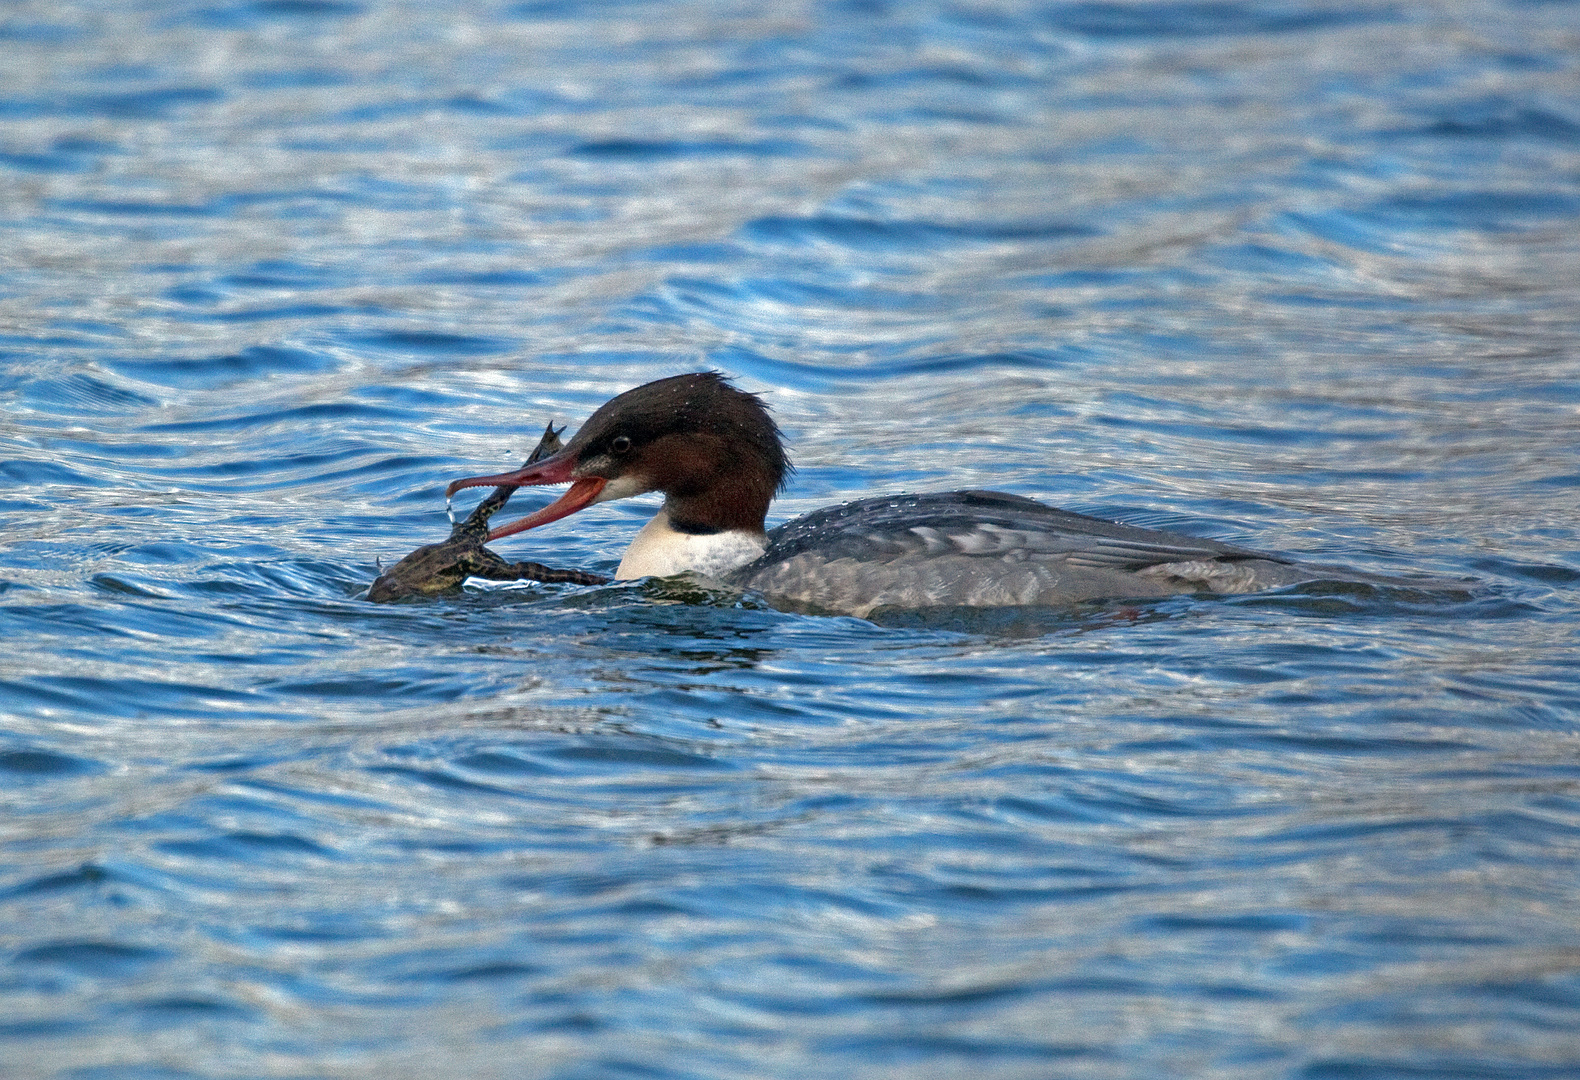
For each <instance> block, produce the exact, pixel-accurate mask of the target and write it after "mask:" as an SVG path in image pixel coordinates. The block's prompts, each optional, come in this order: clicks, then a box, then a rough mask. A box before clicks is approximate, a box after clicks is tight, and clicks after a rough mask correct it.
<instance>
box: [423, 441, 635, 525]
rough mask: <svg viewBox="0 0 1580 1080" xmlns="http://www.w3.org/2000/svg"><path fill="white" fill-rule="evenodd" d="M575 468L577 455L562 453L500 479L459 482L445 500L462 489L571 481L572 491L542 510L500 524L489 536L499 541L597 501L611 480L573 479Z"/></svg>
mask: <svg viewBox="0 0 1580 1080" xmlns="http://www.w3.org/2000/svg"><path fill="white" fill-rule="evenodd" d="M575 468H576V455H575V454H568V453H565V452H563V451H562V452H560V453H558V454H555V455H554V456H553V457H549V458H544V459H543V460H542V461H539V462H536V463H534V464H532V465H528V466H526V467H525V468H522V469H517V470H516V471H515V472H510V473H500V474H499V475H498V476H469V477H467V478H466V479H465V480H457V481H455V482H454V483H453V484H451V485H450V486H449V487H447V488H445V489H444V497H445V498H447V499H448V498H449V497H450V496H452V495H454V494H455V493H456V492H457V491H460V490H461V489H462V488H469V487H537V486H538V485H540V484H563V483H566V482H567V481H569V482H570V485H571V489H570V490H569V491H567V492H566V493H565V494H563V495H561V496H560V497H559V498H558V499H555V500H554V501H553V502H551V503H549V505H547V506H545V507H544V508H543V509H542V510H537V511H534V512H533V513H530V514H528V515H527V516H526V517H524V518H520V519H519V520H516V521H512V522H511V523H510V524H509V525H501V526H500V527H499V528H497V529H495V530H493V531H492V532H490V533H489V534H488V538H489V539H490V540H498V539H499V538H500V537H501V536H513V535H514V534H516V533H518V532H526V531H527V530H528V529H535V528H537V527H538V526H539V525H547V524H548V523H549V522H551V521H558V520H559V519H560V518H562V517H569V516H570V515H572V514H574V513H575V512H576V511H578V510H580V509H582V508H583V507H585V506H587V505H589V504H590V503H592V501H593V500H594V499H596V498H598V493H599V492H600V491H602V490H603V487H604V485H605V484H607V483H608V482H609V481H608V480H606V479H605V478H604V477H602V476H584V477H582V478H581V479H579V480H578V479H576V478H574V477H572V476H571V473H572V471H574V470H575Z"/></svg>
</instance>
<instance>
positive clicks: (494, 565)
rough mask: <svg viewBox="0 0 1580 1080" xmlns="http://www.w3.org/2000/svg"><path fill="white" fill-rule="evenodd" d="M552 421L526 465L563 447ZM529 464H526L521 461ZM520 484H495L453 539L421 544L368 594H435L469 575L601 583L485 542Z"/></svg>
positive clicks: (379, 597) (383, 599) (376, 598)
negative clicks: (510, 556) (517, 558)
mask: <svg viewBox="0 0 1580 1080" xmlns="http://www.w3.org/2000/svg"><path fill="white" fill-rule="evenodd" d="M564 430H565V429H564V428H561V429H560V430H559V431H555V430H554V424H553V422H552V421H551V422H550V423H549V425H548V426H547V427H545V428H544V429H543V438H541V439H539V440H538V445H537V446H536V447H535V448H534V449H533V451H532V455H531V456H530V457H529V458H527V462H526V463H527V465H530V464H532V463H533V462H535V461H538V460H540V459H542V458H545V457H548V456H549V455H550V454H554V453H556V452H558V451H559V449H560V446H561V443H560V434H561V432H563V431H564ZM523 468H525V466H523ZM515 490H516V489H515V488H514V487H512V486H509V485H505V486H501V487H496V488H495V489H494V490H493V491H492V492H491V493H490V494H489V496H488V498H486V499H484V500H483V501H482V502H480V503H478V504H477V509H476V510H473V511H472V513H471V515H470V516H469V517H468V518H467V519H466V520H465V521H463V522H461V523H460V524H459V525H457V526H455V528H454V529H452V530H451V531H450V538H449V539H448V540H445V541H443V542H442V543H438V544H427V545H425V546H423V547H420V548H418V549H417V550H416V551H414V552H412V553H411V554H410V555H408V556H406V557H405V558H404V559H402V560H401V561H400V562H398V563H396V564H395V565H394V566H392V567H390V568H389V570H388V571H386V572H385V573H383V574H381V575H379V577H378V578H377V579H376V580H375V581H374V582H373V585H372V587H371V588H369V589H368V599H369V600H371V601H373V603H375V604H386V603H388V602H389V601H391V600H399V599H401V598H402V597H406V596H436V595H438V594H439V593H442V592H449V591H451V590H453V589H458V588H460V587H461V583H462V582H463V581H465V580H466V579H467V578H471V577H476V578H484V579H486V580H488V581H548V582H569V583H571V584H575V585H602V584H604V583H605V582H607V581H608V580H609V579H608V578H606V577H604V576H603V575H602V574H591V573H587V572H586V571H583V570H556V569H554V568H552V567H548V566H544V565H542V564H541V563H535V562H518V563H510V562H506V561H505V560H504V559H502V558H500V557H499V556H498V555H496V554H494V553H493V552H492V551H489V550H488V549H487V548H486V547H484V546H483V544H484V542H485V541H487V539H488V519H489V518H491V517H493V515H494V512H495V511H497V510H498V509H499V508H500V507H502V506H504V505H505V503H506V502H507V501H508V500H509V498H510V496H511V494H512V493H513V492H514V491H515Z"/></svg>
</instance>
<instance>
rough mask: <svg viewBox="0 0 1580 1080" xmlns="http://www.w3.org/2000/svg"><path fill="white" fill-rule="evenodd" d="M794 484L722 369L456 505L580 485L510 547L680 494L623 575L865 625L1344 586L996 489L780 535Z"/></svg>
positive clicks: (643, 393) (640, 399) (658, 395)
mask: <svg viewBox="0 0 1580 1080" xmlns="http://www.w3.org/2000/svg"><path fill="white" fill-rule="evenodd" d="M790 472H791V465H790V461H789V459H788V457H786V455H785V449H784V441H783V439H782V437H781V436H780V433H779V427H778V425H777V424H775V423H774V421H773V418H772V417H771V416H770V415H769V414H768V409H767V407H766V406H765V405H764V403H763V402H762V400H761V399H760V398H758V397H757V396H756V395H754V394H749V393H747V392H745V391H743V390H740V389H737V388H736V387H735V386H733V385H731V383H730V381H729V380H728V379H727V378H725V377H724V376H722V375H720V374H719V373H717V372H699V373H694V374H689V375H676V376H674V377H672V378H667V379H659V380H657V381H656V382H650V383H647V384H645V385H643V386H638V387H636V388H635V389H634V390H627V391H626V392H625V393H623V394H621V395H619V396H618V397H615V398H613V399H611V400H610V401H608V402H606V403H605V404H604V405H603V406H602V407H600V408H599V409H598V410H597V411H596V412H594V413H593V414H592V416H591V417H590V418H588V420H587V423H586V424H584V425H582V428H581V430H580V431H578V432H577V433H576V435H575V437H574V438H572V439H571V440H570V442H569V443H567V444H565V446H564V448H563V449H561V450H560V451H559V452H558V453H555V454H553V455H552V456H550V457H547V458H545V459H543V460H541V461H538V462H535V463H532V464H528V465H525V466H523V467H522V468H521V469H518V470H517V471H515V472H510V473H502V474H500V475H497V476H473V477H468V478H467V479H464V480H457V481H455V482H454V483H453V484H451V485H450V486H449V487H448V488H447V489H446V491H445V495H446V497H449V496H453V495H454V494H455V493H456V492H457V491H460V490H461V489H462V488H469V487H497V486H501V485H504V486H515V487H525V486H534V485H539V484H562V483H567V482H569V483H570V485H571V486H570V490H568V491H567V492H565V494H563V495H561V496H560V497H559V499H557V500H556V501H554V502H553V503H550V504H549V505H548V506H546V507H544V508H543V509H541V510H538V511H536V512H535V513H532V514H528V515H527V516H526V517H524V518H521V519H520V520H518V521H514V522H511V523H510V524H508V525H503V526H500V527H499V528H496V529H494V530H493V531H492V532H490V533H489V534H488V539H489V540H497V539H499V538H501V537H505V536H510V535H513V534H515V533H519V532H524V531H526V530H527V529H534V528H537V527H538V526H539V525H546V524H548V523H549V522H551V521H558V520H559V519H560V518H563V517H567V516H568V515H570V514H574V513H576V512H577V511H578V510H581V509H583V508H585V507H588V506H591V505H593V504H595V503H601V502H609V501H610V500H613V499H625V498H629V497H630V496H633V495H640V494H643V493H644V492H650V491H659V492H663V494H664V505H663V507H662V509H660V510H659V511H658V513H657V514H656V515H655V516H654V517H653V519H652V520H651V521H649V522H648V523H647V524H646V525H644V526H643V527H642V529H641V530H640V531H639V532H638V533H637V534H636V538H635V539H634V540H633V541H632V542H631V546H630V547H629V548H628V549H627V550H626V552H625V557H624V558H623V559H621V560H620V566H619V569H617V570H616V571H615V577H616V578H617V579H621V580H629V579H632V578H640V577H648V576H652V577H668V576H670V575H672V574H680V573H685V572H688V571H689V572H692V573H696V574H700V575H703V576H705V577H708V578H712V579H715V580H717V581H720V582H722V583H724V584H726V585H730V586H733V587H738V588H741V589H750V590H756V591H758V592H761V593H763V594H765V595H766V596H768V597H769V598H770V599H773V600H776V601H778V602H781V603H784V604H786V605H788V606H790V607H793V608H796V609H799V610H804V611H813V612H827V613H833V614H849V615H856V616H860V617H867V616H869V615H871V614H872V613H873V612H875V611H878V610H879V609H883V608H891V609H911V610H915V609H926V608H940V607H1023V606H1039V607H1040V606H1052V605H1063V604H1070V603H1074V602H1077V601H1082V600H1099V599H1128V598H1143V597H1159V596H1170V595H1176V594H1181V593H1247V592H1257V591H1261V590H1263V589H1270V588H1278V587H1281V586H1285V585H1293V584H1296V583H1298V582H1302V581H1312V580H1317V579H1323V578H1328V577H1331V576H1333V575H1331V574H1330V573H1328V572H1327V571H1329V570H1330V569H1332V568H1327V567H1322V568H1318V567H1312V566H1309V565H1301V564H1299V563H1296V562H1294V561H1292V560H1289V559H1286V558H1283V557H1281V556H1278V555H1270V554H1266V553H1264V552H1259V551H1252V550H1249V549H1247V548H1241V547H1236V546H1234V545H1232V544H1225V543H1220V542H1219V541H1216V540H1206V539H1202V538H1200V537H1195V536H1187V535H1185V534H1183V533H1176V532H1164V531H1161V530H1155V529H1144V528H1138V527H1136V526H1133V525H1123V524H1119V523H1117V522H1111V521H1104V520H1102V519H1100V518H1094V517H1088V516H1086V515H1084V514H1076V513H1072V512H1070V511H1068V510H1059V509H1055V508H1054V507H1051V506H1047V505H1045V504H1043V503H1040V502H1036V501H1034V500H1032V499H1027V498H1022V497H1021V496H1018V495H1006V494H1003V493H1001V492H996V491H952V492H942V493H936V494H928V495H895V496H890V497H883V498H875V499H861V500H858V501H856V502H851V503H845V504H843V505H841V506H832V507H827V508H825V509H822V510H816V511H813V512H812V513H810V514H807V515H805V516H803V517H800V518H796V519H795V520H794V521H791V522H788V523H786V524H784V525H780V526H779V527H778V528H776V529H774V530H772V531H771V532H770V531H768V530H766V529H765V527H764V523H765V521H766V520H767V516H768V505H769V503H770V502H771V501H772V500H773V497H774V496H775V495H776V494H778V492H779V491H780V490H781V489H782V488H783V487H784V485H785V482H786V480H787V479H788V477H789V474H790ZM1342 576H1343V577H1344V579H1345V580H1365V581H1378V580H1383V579H1378V578H1374V577H1371V576H1370V575H1365V574H1354V573H1345V574H1343V575H1342Z"/></svg>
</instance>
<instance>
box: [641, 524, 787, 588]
mask: <svg viewBox="0 0 1580 1080" xmlns="http://www.w3.org/2000/svg"><path fill="white" fill-rule="evenodd" d="M766 546H767V541H766V539H765V538H764V536H763V534H762V533H760V532H759V533H751V532H740V531H731V532H720V533H709V534H707V535H704V536H697V535H694V534H692V533H683V532H677V531H675V530H674V529H672V528H670V526H669V513H668V512H667V511H665V510H660V511H659V512H658V513H657V514H655V515H654V517H653V520H652V521H649V522H648V523H647V524H646V525H643V526H642V530H641V532H639V533H637V534H636V539H634V540H632V541H631V546H630V547H628V548H626V549H625V558H623V559H621V560H620V567H619V569H617V570H616V571H615V572H614V576H615V577H616V578H618V579H619V580H621V581H629V580H630V579H631V578H639V577H669V576H670V575H672V574H684V573H686V572H687V571H688V570H689V571H691V572H692V573H695V574H702V575H703V576H704V577H721V576H723V575H724V574H727V573H729V572H730V571H731V570H734V569H735V568H736V567H738V566H745V565H746V564H747V563H749V562H751V561H752V560H753V559H755V558H757V556H759V555H761V554H762V553H763V549H764V547H766Z"/></svg>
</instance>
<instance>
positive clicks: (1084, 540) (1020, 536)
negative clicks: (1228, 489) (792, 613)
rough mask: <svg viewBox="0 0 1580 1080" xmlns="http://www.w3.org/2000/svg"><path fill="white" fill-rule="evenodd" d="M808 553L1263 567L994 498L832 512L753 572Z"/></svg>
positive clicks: (974, 495)
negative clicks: (1204, 562) (1221, 563)
mask: <svg viewBox="0 0 1580 1080" xmlns="http://www.w3.org/2000/svg"><path fill="white" fill-rule="evenodd" d="M813 552H815V553H816V554H817V555H819V556H820V557H821V558H823V559H826V560H835V559H845V558H849V559H857V560H862V561H868V562H895V561H907V560H911V559H928V558H937V557H939V556H943V555H975V556H986V557H997V558H1001V559H1002V558H1015V557H1017V556H1019V557H1022V558H1038V557H1040V558H1044V559H1046V558H1061V559H1062V561H1063V562H1065V563H1067V564H1069V565H1071V566H1085V567H1092V568H1094V569H1098V568H1100V569H1106V570H1129V571H1132V572H1133V571H1137V570H1141V569H1144V568H1146V567H1148V566H1156V565H1158V564H1161V563H1176V562H1192V561H1201V560H1225V561H1235V560H1240V559H1267V560H1271V561H1274V562H1287V561H1288V560H1285V559H1280V558H1279V557H1277V556H1274V555H1267V554H1264V553H1262V552H1259V551H1252V550H1250V549H1248V548H1242V547H1235V546H1234V545H1233V544H1225V543H1221V542H1219V541H1217V540H1208V539H1204V538H1202V537H1198V536H1188V535H1186V534H1184V533H1176V532H1165V531H1162V530H1157V529H1143V528H1139V527H1137V526H1135V525H1123V524H1120V523H1119V522H1114V521H1104V520H1102V519H1101V518H1094V517H1088V516H1087V515H1085V514H1076V513H1072V512H1071V511H1069V510H1059V509H1056V508H1055V507H1052V506H1047V505H1045V504H1043V503H1040V502H1036V501H1035V500H1033V499H1026V498H1022V497H1020V496H1018V495H1006V494H1003V493H1001V492H996V491H950V492H940V493H937V494H930V495H896V496H893V497H890V498H877V499H862V500H860V501H858V502H852V503H846V504H844V505H842V506H833V507H829V508H827V509H824V510H818V511H815V512H814V513H811V514H807V515H806V516H805V517H800V518H797V519H795V520H794V521H791V522H788V523H786V524H784V525H781V526H779V528H777V529H774V530H773V531H772V532H770V533H769V534H768V550H767V551H766V552H765V553H764V554H763V556H762V558H760V559H758V560H757V562H756V563H755V564H753V565H754V566H757V567H759V568H762V567H766V566H768V565H771V564H772V563H774V562H779V561H783V560H786V559H790V558H794V557H795V556H798V555H803V554H809V553H813Z"/></svg>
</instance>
